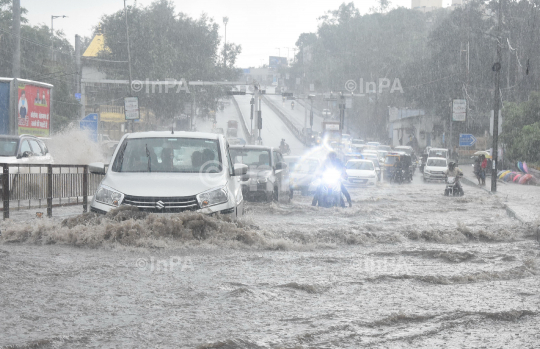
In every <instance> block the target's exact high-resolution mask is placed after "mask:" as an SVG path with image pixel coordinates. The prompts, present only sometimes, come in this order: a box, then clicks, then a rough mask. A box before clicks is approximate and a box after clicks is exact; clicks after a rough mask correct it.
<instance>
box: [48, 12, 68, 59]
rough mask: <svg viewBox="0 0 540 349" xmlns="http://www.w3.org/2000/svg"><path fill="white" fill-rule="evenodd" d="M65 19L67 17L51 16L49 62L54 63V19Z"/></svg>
mask: <svg viewBox="0 0 540 349" xmlns="http://www.w3.org/2000/svg"><path fill="white" fill-rule="evenodd" d="M66 17H67V16H51V61H54V29H53V28H54V27H53V26H54V19H55V18H66Z"/></svg>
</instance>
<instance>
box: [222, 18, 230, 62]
mask: <svg viewBox="0 0 540 349" xmlns="http://www.w3.org/2000/svg"><path fill="white" fill-rule="evenodd" d="M227 23H229V17H223V25H224V26H225V44H224V45H223V66H224V67H227Z"/></svg>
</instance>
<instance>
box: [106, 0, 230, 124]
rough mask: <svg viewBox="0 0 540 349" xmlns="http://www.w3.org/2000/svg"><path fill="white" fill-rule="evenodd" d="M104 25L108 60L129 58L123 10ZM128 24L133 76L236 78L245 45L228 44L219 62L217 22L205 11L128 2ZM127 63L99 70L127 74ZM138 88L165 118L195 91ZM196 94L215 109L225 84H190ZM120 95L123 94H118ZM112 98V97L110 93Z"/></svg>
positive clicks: (152, 78)
mask: <svg viewBox="0 0 540 349" xmlns="http://www.w3.org/2000/svg"><path fill="white" fill-rule="evenodd" d="M101 22H102V30H103V34H104V37H105V45H106V47H107V49H106V50H104V51H102V52H101V53H100V58H102V59H105V60H110V61H115V62H117V61H126V60H127V57H128V54H127V45H126V27H125V14H124V11H118V12H116V13H114V14H111V15H105V16H103V17H102V21H101ZM128 25H129V34H130V43H131V45H130V48H131V63H132V71H133V79H134V80H141V81H145V80H146V79H149V80H150V81H156V80H160V81H165V80H166V79H176V80H180V79H182V78H183V79H186V80H187V81H193V80H195V81H197V80H202V81H216V80H236V79H237V77H238V75H239V71H238V70H237V69H235V68H234V67H233V65H234V63H235V61H236V57H237V56H238V54H239V53H240V52H241V47H240V46H238V45H235V44H233V43H227V47H226V50H227V67H223V66H222V64H219V62H220V59H221V57H223V51H222V54H221V55H218V51H219V45H220V37H219V34H218V33H219V25H218V24H216V23H215V22H214V20H213V19H211V18H209V17H208V16H206V15H202V16H201V17H200V18H198V19H193V18H191V17H188V16H187V15H185V14H183V13H177V12H176V10H175V8H174V5H173V4H172V2H169V1H166V0H160V1H156V2H153V3H152V4H150V5H149V6H147V7H129V8H128ZM127 68H128V67H127V64H118V63H104V64H102V65H101V66H100V69H101V70H102V71H104V72H106V73H107V75H108V78H110V79H115V78H118V79H127V78H128V69H127ZM176 91H177V89H176V88H174V89H170V91H169V93H164V92H163V90H162V93H146V92H145V90H144V89H143V90H142V91H141V92H139V93H136V95H137V96H139V99H140V104H141V105H142V106H146V107H148V108H150V109H151V110H153V111H154V112H155V113H156V115H158V116H159V117H161V118H162V119H170V118H172V117H174V116H176V115H179V114H180V113H181V112H182V111H183V109H184V105H185V104H186V103H187V102H190V101H191V100H192V98H193V94H186V93H185V92H184V91H181V93H175V92H176ZM190 91H191V92H194V93H196V99H197V104H198V105H199V106H202V107H203V108H207V109H215V108H216V104H217V100H218V98H220V97H222V96H223V95H224V90H223V89H221V88H215V87H209V86H205V87H203V88H190ZM116 97H122V96H116ZM111 99H112V98H111Z"/></svg>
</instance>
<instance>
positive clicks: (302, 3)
mask: <svg viewBox="0 0 540 349" xmlns="http://www.w3.org/2000/svg"><path fill="white" fill-rule="evenodd" d="M151 2H152V0H139V1H137V4H138V6H147V5H148V4H150V3H151ZM173 2H174V3H175V6H176V10H177V11H178V12H184V13H186V14H188V15H190V16H191V17H199V16H200V14H201V13H203V12H206V13H207V14H208V15H209V16H210V17H213V18H214V19H215V21H216V22H217V23H219V24H220V25H222V18H223V17H224V16H228V17H229V24H228V25H227V41H232V42H234V43H236V44H240V45H242V54H241V55H240V57H239V59H238V61H237V66H238V67H249V66H259V65H261V64H262V63H266V62H267V61H268V56H270V55H272V56H277V55H278V52H279V51H278V49H277V48H280V51H281V56H283V57H286V56H287V49H286V47H290V48H291V49H289V57H291V58H292V56H293V51H292V48H293V47H294V43H295V42H296V39H297V38H298V36H299V35H300V34H301V33H303V32H310V31H312V32H314V31H316V30H317V25H318V21H317V18H318V17H320V16H322V15H324V13H325V12H326V11H328V10H335V9H337V8H338V7H339V5H340V4H341V3H343V2H347V3H348V2H350V1H349V0H345V1H343V0H309V1H308V0H295V1H292V0H272V1H253V0H198V1H192V0H189V1H188V0H174V1H173ZM449 2H450V0H443V4H445V6H447V5H448V3H449ZM127 3H128V4H133V3H134V1H133V0H128V1H127ZM354 3H355V6H356V7H357V8H359V9H360V11H361V13H362V14H365V13H368V12H369V9H370V8H371V7H373V6H374V5H375V4H376V1H375V0H368V1H358V0H356V1H354ZM410 3H411V2H410V0H393V1H392V6H393V7H397V6H404V7H408V8H409V7H410ZM21 6H23V7H25V8H26V9H28V14H27V17H28V19H29V21H30V23H31V24H39V23H45V24H47V25H48V26H50V24H51V15H66V16H68V18H61V19H55V20H54V27H55V29H61V30H63V31H64V33H65V34H66V36H67V38H68V40H69V41H70V42H71V43H72V44H73V43H74V38H75V34H79V35H82V36H91V34H92V27H93V26H95V25H96V24H98V23H99V19H100V18H101V16H102V15H103V14H110V13H113V12H115V11H118V10H120V9H122V8H123V6H124V2H123V0H115V1H111V0H92V1H73V0H52V1H43V0H21ZM220 35H221V36H222V37H223V35H224V31H223V28H222V29H221V32H220Z"/></svg>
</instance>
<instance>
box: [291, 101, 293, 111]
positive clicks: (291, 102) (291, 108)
mask: <svg viewBox="0 0 540 349" xmlns="http://www.w3.org/2000/svg"><path fill="white" fill-rule="evenodd" d="M291 109H293V110H294V101H292V102H291Z"/></svg>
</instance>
